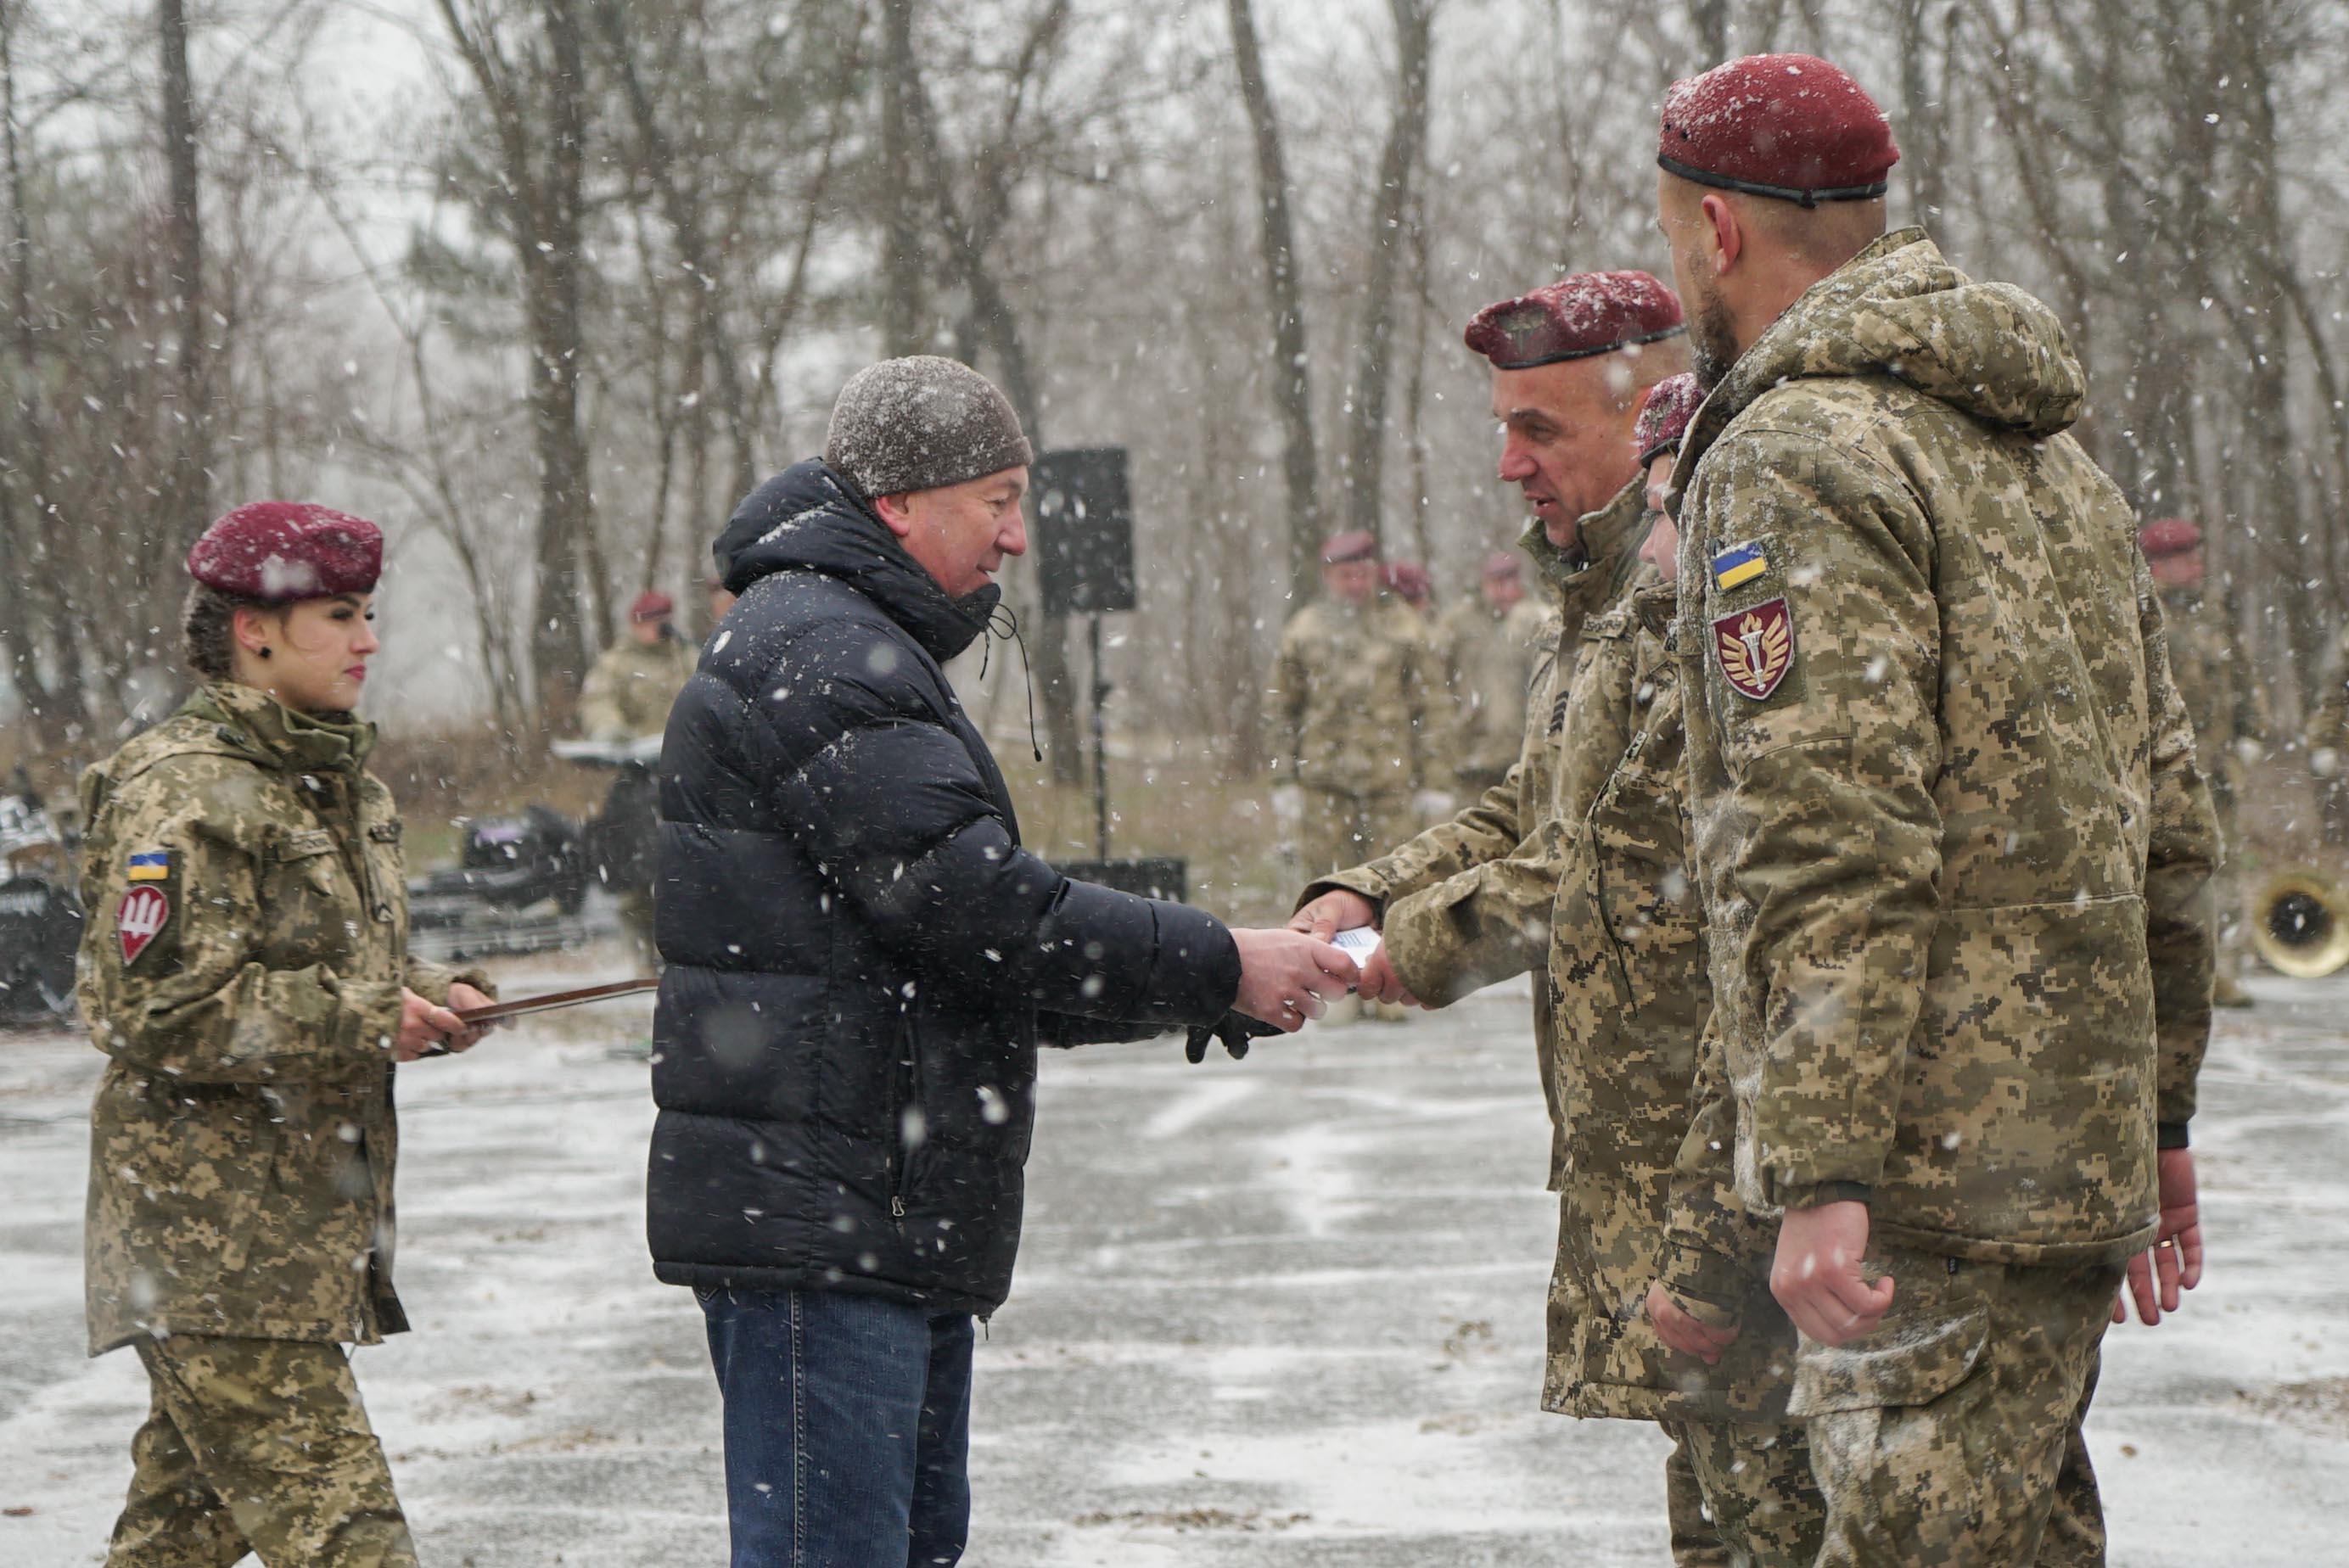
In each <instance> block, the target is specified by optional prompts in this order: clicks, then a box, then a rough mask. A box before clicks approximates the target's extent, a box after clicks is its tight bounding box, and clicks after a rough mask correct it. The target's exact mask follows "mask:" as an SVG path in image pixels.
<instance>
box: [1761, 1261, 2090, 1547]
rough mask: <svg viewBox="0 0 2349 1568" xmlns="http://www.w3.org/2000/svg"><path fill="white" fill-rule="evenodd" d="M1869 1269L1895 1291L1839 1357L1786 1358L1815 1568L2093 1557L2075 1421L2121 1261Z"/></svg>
mask: <svg viewBox="0 0 2349 1568" xmlns="http://www.w3.org/2000/svg"><path fill="white" fill-rule="evenodd" d="M1874 1262H1875V1264H1877V1265H1878V1267H1880V1268H1881V1269H1882V1270H1883V1271H1884V1272H1886V1273H1889V1274H1891V1275H1892V1277H1893V1280H1894V1284H1895V1286H1896V1288H1895V1291H1894V1295H1893V1299H1892V1307H1891V1310H1890V1311H1889V1312H1888V1313H1887V1314H1886V1315H1885V1316H1884V1320H1883V1322H1882V1323H1880V1324H1879V1325H1878V1327H1877V1328H1876V1330H1875V1332H1873V1333H1871V1334H1869V1335H1868V1336H1867V1337H1866V1338H1865V1339H1863V1340H1861V1341H1859V1342H1857V1343H1856V1344H1854V1345H1850V1346H1843V1347H1842V1348H1840V1349H1837V1348H1832V1347H1829V1346H1822V1345H1819V1344H1817V1343H1816V1342H1815V1341H1812V1340H1810V1339H1805V1340H1804V1341H1803V1343H1802V1348H1801V1351H1800V1352H1799V1354H1798V1357H1797V1360H1796V1366H1795V1396H1794V1401H1793V1406H1792V1408H1793V1409H1794V1410H1795V1412H1796V1413H1797V1414H1800V1415H1802V1416H1804V1417H1805V1418H1806V1419H1807V1422H1808V1426H1809V1431H1810V1447H1811V1464H1812V1469H1813V1470H1814V1471H1815V1473H1816V1475H1817V1477H1818V1481H1819V1490H1820V1491H1822V1492H1824V1493H1825V1494H1826V1505H1827V1520H1826V1545H1825V1547H1824V1549H1823V1550H1822V1551H1821V1553H1820V1554H1819V1558H1818V1562H1819V1568H1893V1565H1894V1564H1899V1565H1901V1568H1959V1565H1966V1568H1971V1565H1974V1564H1982V1565H1983V1568H1992V1565H1996V1568H2007V1565H2013V1568H2023V1565H2027V1564H2032V1563H2040V1564H2065V1565H2073V1564H2080V1565H2085V1564H2090V1563H2102V1562H2103V1561H2104V1556H2105V1532H2104V1516H2103V1511H2102V1508H2101V1506H2100V1504H2099V1503H2098V1501H2097V1498H2096V1488H2095V1470H2093V1469H2092V1468H2091V1466H2090V1464H2089V1461H2088V1451H2087V1447H2086V1444H2085V1441H2084V1440H2083V1438H2082V1435H2081V1422H2082V1419H2083V1418H2085V1415H2086V1413H2087V1407H2088V1400H2089V1398H2090V1397H2091V1396H2092V1395H2093V1394H2094V1393H2095V1381H2096V1374H2097V1370H2098V1367H2099V1364H2100V1362H2099V1348H2098V1347H2099V1346H2101V1344H2102V1343H2103V1340H2104V1335H2105V1329H2106V1326H2107V1323H2108V1321H2109V1319H2110V1315H2111V1313H2112V1307H2113V1298H2114V1294H2115V1292H2116V1291H2117V1290H2118V1289H2119V1287H2120V1282H2121V1275H2122V1266H2121V1265H2120V1264H2091V1265H2087V1266H2085V1267H2076V1268H2064V1267H2056V1266H2048V1265H2031V1264H1996V1263H1978V1262H1969V1261H1961V1260H1959V1259H1955V1258H1949V1257H1943V1256H1940V1255H1939V1254H1934V1253H1915V1252H1909V1251H1905V1250H1901V1249H1891V1248H1887V1249H1884V1250H1883V1253H1882V1255H1880V1256H1879V1257H1878V1258H1877V1259H1875V1260H1874ZM1874 1272H1875V1271H1874V1270H1871V1271H1870V1273H1871V1274H1873V1273H1874Z"/></svg>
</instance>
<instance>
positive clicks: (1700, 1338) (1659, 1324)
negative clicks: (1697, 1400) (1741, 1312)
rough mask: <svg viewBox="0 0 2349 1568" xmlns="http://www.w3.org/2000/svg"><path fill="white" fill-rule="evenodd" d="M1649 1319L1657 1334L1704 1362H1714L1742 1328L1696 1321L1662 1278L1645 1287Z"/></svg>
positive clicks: (1667, 1343)
mask: <svg viewBox="0 0 2349 1568" xmlns="http://www.w3.org/2000/svg"><path fill="white" fill-rule="evenodd" d="M1648 1321H1649V1322H1650V1323H1651V1324H1653V1325H1654V1326H1655V1330H1656V1337H1657V1338H1659V1339H1661V1340H1662V1341H1663V1342H1664V1343H1665V1344H1666V1345H1669V1346H1671V1347H1672V1348H1673V1349H1675V1350H1677V1351H1679V1352H1680V1353H1681V1354H1682V1355H1683V1356H1693V1357H1696V1358H1697V1359H1698V1360H1700V1361H1702V1362H1703V1363H1704V1364H1705V1365H1706V1366H1708V1367H1712V1366H1715V1365H1717V1364H1718V1363H1719V1362H1720V1360H1721V1353H1722V1352H1723V1351H1724V1350H1726V1349H1728V1348H1729V1347H1730V1346H1731V1345H1732V1344H1733V1343H1734V1342H1735V1341H1736V1338H1737V1336H1738V1335H1739V1334H1740V1333H1742V1332H1743V1330H1741V1329H1739V1328H1737V1327H1735V1326H1730V1327H1726V1328H1714V1327H1711V1326H1708V1325H1705V1324H1702V1323H1699V1322H1698V1321H1697V1320H1696V1319H1695V1318H1693V1317H1692V1316H1690V1315H1688V1314H1687V1313H1685V1312H1683V1311H1682V1310H1681V1305H1680V1303H1678V1302H1676V1301H1674V1300H1673V1299H1672V1293H1671V1291H1669V1290H1666V1289H1665V1288H1664V1282H1663V1281H1661V1280H1658V1281H1656V1282H1655V1283H1654V1284H1651V1285H1650V1286H1649V1287H1648Z"/></svg>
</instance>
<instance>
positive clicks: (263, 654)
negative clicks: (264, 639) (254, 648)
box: [259, 648, 269, 659]
mask: <svg viewBox="0 0 2349 1568" xmlns="http://www.w3.org/2000/svg"><path fill="white" fill-rule="evenodd" d="M259 655H260V656H261V657H262V658H264V659H265V658H267V657H268V656H269V650H268V649H267V648H263V649H260V650H259Z"/></svg>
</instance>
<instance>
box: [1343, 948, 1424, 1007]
mask: <svg viewBox="0 0 2349 1568" xmlns="http://www.w3.org/2000/svg"><path fill="white" fill-rule="evenodd" d="M1354 989H1355V991H1356V992H1357V993H1358V994H1359V995H1361V998H1362V1000H1363V1001H1365V1002H1390V1003H1394V1002H1399V1003H1401V1004H1402V1006H1406V1007H1416V1006H1419V1005H1420V1001H1419V998H1418V997H1416V996H1414V995H1412V994H1411V993H1410V992H1409V991H1406V990H1404V989H1403V984H1402V980H1401V979H1400V978H1398V977H1397V976H1396V975H1395V972H1394V965H1392V964H1390V963H1388V962H1387V945H1386V944H1385V943H1383V942H1381V943H1380V944H1379V945H1378V950H1377V951H1376V952H1374V953H1372V954H1371V956H1370V959H1369V961H1368V962H1366V963H1365V964H1364V965H1362V977H1361V979H1360V980H1359V981H1357V982H1355V985H1354Z"/></svg>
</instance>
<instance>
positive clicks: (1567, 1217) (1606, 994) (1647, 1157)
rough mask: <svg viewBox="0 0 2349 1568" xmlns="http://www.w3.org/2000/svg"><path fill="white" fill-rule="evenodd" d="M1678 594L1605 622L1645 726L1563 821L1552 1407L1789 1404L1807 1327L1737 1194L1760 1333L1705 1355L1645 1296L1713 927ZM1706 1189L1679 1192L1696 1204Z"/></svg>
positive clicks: (1691, 1064)
mask: <svg viewBox="0 0 2349 1568" xmlns="http://www.w3.org/2000/svg"><path fill="white" fill-rule="evenodd" d="M1673 600H1674V591H1673V588H1672V585H1671V583H1657V584H1655V585H1653V586H1648V587H1642V588H1640V589H1639V590H1638V592H1637V593H1634V594H1633V596H1632V599H1631V603H1630V612H1631V615H1630V618H1629V620H1628V622H1627V624H1624V625H1623V626H1622V627H1621V628H1620V629H1617V628H1615V627H1613V626H1609V627H1608V628H1607V629H1606V631H1605V634H1606V635H1607V636H1609V638H1610V639H1612V640H1614V642H1615V643H1616V644H1618V645H1619V647H1620V649H1621V650H1622V652H1621V653H1620V654H1619V655H1617V654H1615V653H1614V652H1613V651H1612V650H1611V649H1609V648H1607V647H1601V648H1599V649H1597V650H1595V651H1594V653H1593V655H1592V658H1591V661H1590V663H1589V665H1586V668H1595V667H1597V666H1599V665H1600V664H1601V663H1620V664H1622V665H1624V666H1625V667H1626V668H1627V669H1628V673H1629V677H1630V678H1629V681H1628V688H1627V689H1624V690H1623V691H1622V693H1621V695H1622V696H1625V697H1626V698H1627V704H1626V717H1627V719H1628V724H1629V729H1630V737H1629V739H1628V740H1627V742H1626V743H1625V744H1624V745H1623V746H1622V748H1620V749H1619V752H1618V753H1617V757H1616V758H1615V761H1614V765H1613V767H1612V769H1611V770H1609V772H1608V773H1607V774H1606V777H1605V779H1604V780H1603V781H1602V782H1601V783H1600V784H1599V788H1598V791H1597V793H1596V795H1595V796H1594V797H1593V798H1592V799H1591V800H1590V802H1589V807H1588V810H1587V812H1585V814H1584V815H1583V816H1582V817H1581V818H1580V820H1571V821H1568V822H1566V823H1565V824H1564V844H1563V849H1562V853H1561V856H1560V875H1559V879H1558V886H1557V913H1556V916H1555V919H1554V920H1553V922H1552V924H1551V935H1550V954H1549V981H1550V998H1551V1001H1550V1006H1551V1013H1552V1019H1553V1023H1552V1027H1551V1031H1550V1037H1551V1039H1552V1041H1553V1049H1554V1054H1555V1068H1554V1071H1555V1074H1556V1081H1557V1098H1558V1099H1559V1100H1560V1101H1561V1102H1562V1105H1563V1108H1564V1113H1565V1122H1564V1126H1563V1127H1562V1129H1561V1131H1562V1133H1563V1137H1564V1141H1565V1171H1564V1176H1565V1180H1564V1183H1563V1186H1562V1189H1561V1190H1562V1192H1563V1194H1564V1196H1563V1212H1562V1213H1561V1216H1560V1222H1559V1225H1558V1257H1557V1270H1556V1272H1555V1274H1553V1276H1552V1280H1551V1285H1550V1314H1549V1369H1548V1375H1547V1378H1546V1379H1545V1381H1544V1387H1543V1404H1544V1405H1545V1406H1546V1407H1547V1408H1549V1409H1552V1410H1557V1411H1561V1412H1563V1413H1565V1414H1568V1415H1575V1416H1621V1417H1632V1418H1657V1417H1666V1416H1692V1417H1702V1418H1731V1417H1748V1418H1754V1417H1760V1418H1778V1417H1780V1416H1782V1415H1783V1414H1784V1411H1785V1388H1786V1379H1785V1376H1784V1369H1785V1367H1788V1366H1790V1365H1791V1363H1792V1357H1793V1349H1794V1336H1793V1333H1792V1330H1791V1328H1790V1327H1789V1326H1788V1325H1787V1324H1786V1322H1785V1316H1784V1315H1783V1314H1781V1313H1779V1312H1777V1310H1776V1308H1775V1305H1773V1304H1772V1303H1771V1302H1770V1299H1769V1290H1768V1283H1767V1270H1766V1268H1765V1267H1764V1266H1761V1264H1760V1263H1759V1257H1760V1254H1761V1253H1762V1252H1763V1251H1764V1248H1763V1246H1762V1244H1761V1238H1760V1236H1759V1234H1758V1232H1759V1227H1758V1226H1756V1225H1755V1224H1754V1222H1752V1221H1751V1220H1750V1219H1749V1218H1748V1217H1747V1216H1746V1215H1745V1213H1744V1210H1743V1209H1742V1208H1741V1207H1740V1206H1739V1205H1738V1204H1737V1203H1736V1201H1735V1199H1734V1197H1733V1196H1732V1195H1730V1194H1728V1193H1727V1192H1725V1191H1714V1192H1712V1193H1707V1194H1702V1196H1704V1197H1705V1198H1706V1199H1707V1200H1708V1201H1710V1202H1712V1204H1713V1211H1712V1212H1708V1214H1707V1215H1706V1218H1707V1219H1708V1220H1709V1221H1710V1222H1711V1223H1712V1225H1713V1233H1715V1234H1720V1235H1726V1236H1727V1237H1729V1238H1731V1243H1732V1244H1733V1245H1734V1246H1735V1249H1736V1250H1735V1253H1733V1255H1735V1256H1737V1257H1740V1258H1742V1259H1743V1260H1744V1264H1745V1266H1744V1268H1743V1269H1742V1270H1741V1271H1740V1273H1739V1274H1738V1275H1737V1284H1739V1285H1740V1286H1741V1287H1742V1289H1743V1292H1744V1299H1743V1300H1742V1301H1741V1302H1740V1303H1739V1305H1740V1308H1741V1310H1740V1313H1739V1316H1740V1318H1741V1321H1743V1322H1744V1325H1745V1332H1744V1333H1743V1334H1742V1335H1741V1336H1739V1337H1738V1339H1737V1340H1736V1341H1735V1342H1734V1344H1733V1346H1731V1348H1730V1349H1729V1351H1728V1352H1727V1353H1726V1354H1725V1355H1724V1356H1723V1358H1722V1361H1721V1362H1720V1364H1718V1365H1717V1366H1713V1367H1706V1366H1705V1365H1703V1364H1702V1362H1700V1361H1698V1360H1697V1359H1696V1358H1695V1357H1688V1356H1682V1355H1680V1354H1679V1353H1677V1352H1675V1351H1673V1350H1672V1349H1671V1348H1670V1347H1669V1346H1666V1345H1665V1344H1664V1343H1663V1342H1662V1341H1661V1340H1660V1339H1658V1338H1657V1337H1656V1332H1655V1329H1654V1328H1653V1327H1652V1326H1651V1325H1650V1323H1649V1321H1648V1317H1647V1314H1646V1312H1645V1311H1644V1310H1643V1307H1644V1304H1645V1301H1646V1297H1647V1292H1648V1286H1649V1284H1651V1282H1652V1281H1653V1280H1655V1278H1656V1277H1657V1275H1658V1274H1659V1272H1660V1270H1661V1264H1662V1254H1663V1246H1664V1238H1665V1226H1666V1221H1667V1219H1668V1218H1669V1215H1670V1211H1671V1202H1672V1200H1673V1195H1674V1186H1673V1178H1672V1171H1673V1161H1674V1159H1675V1157H1676V1156H1677V1155H1678V1154H1679V1152H1680V1149H1681V1142H1682V1136H1683V1135H1684V1133H1685V1132H1686V1130H1687V1127H1688V1121H1689V1116H1690V1111H1691V1100H1692V1094H1693V1090H1694V1087H1695V1078H1696V1067H1697V1056H1698V1044H1699V1040H1700V1037H1701V1036H1702V1033H1703V1029H1704V1024H1705V1020H1706V1018H1707V1016H1709V1015H1710V1014H1711V1012H1712V1010H1713V987H1712V984H1711V982H1710V981H1709V980H1708V979H1707V977H1706V974H1705V948H1704V921H1703V917H1702V913H1701V912H1700V909H1699V903H1698V899H1697V893H1696V889H1695V887H1694V885H1693V884H1692V881H1691V879H1690V877H1689V874H1688V871H1687V868H1686V863H1685V858H1684V857H1685V851H1686V847H1687V842H1688V829H1687V811H1686V801H1685V799H1684V795H1683V791H1682V777H1681V763H1682V748H1683V744H1684V742H1685V739H1686V732H1685V731H1684V729H1683V728H1682V722H1681V672H1680V669H1679V666H1678V665H1677V663H1676V661H1675V660H1674V659H1673V658H1672V656H1671V654H1670V652H1669V651H1668V648H1667V641H1668V639H1669V637H1670V635H1671V619H1672V610H1673ZM1606 684H1607V685H1608V686H1609V687H1610V688H1615V687H1617V686H1619V683H1618V682H1616V681H1613V680H1609V681H1608V682H1607V683H1606ZM1403 907H1405V908H1407V907H1408V905H1405V906H1403ZM1401 913H1402V911H1401V910H1400V909H1399V910H1398V915H1400V914H1401ZM1697 1196H1699V1194H1697V1193H1696V1192H1694V1191H1692V1190H1683V1191H1682V1201H1683V1202H1692V1201H1694V1200H1695V1198H1696V1197H1697Z"/></svg>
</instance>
